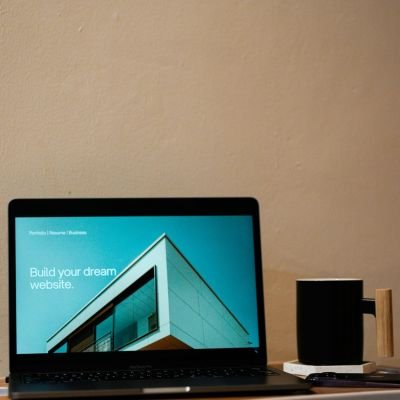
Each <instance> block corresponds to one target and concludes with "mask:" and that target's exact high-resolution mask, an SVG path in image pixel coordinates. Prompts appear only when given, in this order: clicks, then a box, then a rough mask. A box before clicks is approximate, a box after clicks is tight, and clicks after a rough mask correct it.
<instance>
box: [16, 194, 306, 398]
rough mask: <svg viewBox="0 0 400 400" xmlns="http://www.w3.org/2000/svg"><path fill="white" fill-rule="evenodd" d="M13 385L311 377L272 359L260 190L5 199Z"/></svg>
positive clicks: (82, 392) (187, 385) (224, 387)
mask: <svg viewBox="0 0 400 400" xmlns="http://www.w3.org/2000/svg"><path fill="white" fill-rule="evenodd" d="M9 267H10V270H9V306H10V310H9V318H10V320H9V329H10V376H9V392H10V395H11V397H12V398H14V399H33V398H90V397H92V398H93V397H97V398H101V397H116V396H128V397H134V396H139V397H141V398H144V397H146V396H150V397H154V396H159V395H161V396H171V397H177V396H180V395H182V396H192V395H199V394H200V395H201V394H204V395H205V394H207V395H210V394H222V393H226V394H244V393H265V392H270V391H272V392H274V391H292V390H306V389H307V388H308V387H309V385H308V384H307V383H305V382H304V381H303V380H301V379H298V378H296V377H294V376H291V375H288V374H285V373H283V372H281V371H277V370H272V369H269V368H268V369H267V368H266V365H267V353H266V333H265V319H264V300H263V286H262V282H263V280H262V264H261V244H260V224H259V207H258V203H257V201H256V200H255V199H253V198H150V199H144V198H142V199H16V200H13V201H11V202H10V204H9Z"/></svg>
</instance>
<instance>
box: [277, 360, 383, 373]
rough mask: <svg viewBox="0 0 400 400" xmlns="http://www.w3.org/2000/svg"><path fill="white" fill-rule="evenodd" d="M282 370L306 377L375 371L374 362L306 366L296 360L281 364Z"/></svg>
mask: <svg viewBox="0 0 400 400" xmlns="http://www.w3.org/2000/svg"><path fill="white" fill-rule="evenodd" d="M283 370H284V371H285V372H288V373H289V374H293V375H300V376H307V375H309V374H314V373H320V372H344V373H363V374H368V373H371V372H375V371H376V364H375V363H374V362H370V361H365V362H364V363H363V364H355V365H308V364H302V363H300V362H299V361H298V360H293V361H286V362H284V363H283Z"/></svg>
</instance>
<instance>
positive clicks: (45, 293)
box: [16, 216, 258, 354]
mask: <svg viewBox="0 0 400 400" xmlns="http://www.w3.org/2000/svg"><path fill="white" fill-rule="evenodd" d="M69 230H71V231H82V232H87V234H86V235H65V236H63V235H48V234H46V235H44V234H38V232H48V231H54V232H64V231H69ZM163 233H166V234H167V235H168V236H169V238H170V239H171V240H172V241H173V242H174V243H175V244H176V246H177V247H178V248H179V250H180V251H181V252H182V253H183V254H184V255H185V257H186V258H187V259H188V260H189V262H190V263H191V264H192V265H193V267H194V268H195V269H196V270H197V271H198V272H199V273H200V275H201V276H202V277H203V278H204V279H205V281H206V282H207V283H208V284H209V285H210V286H211V288H212V289H213V290H214V291H215V292H216V293H217V294H218V296H219V297H220V298H221V299H222V301H223V302H224V303H225V304H226V305H227V307H228V308H229V309H230V310H231V311H232V312H233V314H234V315H235V316H236V317H237V318H238V319H239V321H240V322H241V323H242V324H243V325H244V326H245V327H246V329H247V330H248V331H249V334H250V340H251V342H252V343H253V345H254V346H257V345H258V335H257V315H256V311H255V310H256V298H255V293H256V290H255V276H254V267H253V264H254V251H253V236H252V235H253V231H252V221H251V217H249V216H216V217H208V216H204V217H201V216H200V217H199V216H196V217H190V216H183V217H154V216H153V217H68V218H63V217H49V218H17V221H16V268H17V275H16V277H17V287H16V289H17V352H18V353H19V354H32V353H44V352H46V340H47V339H48V338H49V337H50V336H51V335H52V334H53V333H54V332H55V331H56V330H57V329H58V328H60V326H61V325H62V324H63V323H65V322H66V321H67V320H68V319H69V318H71V317H72V316H73V315H74V314H75V313H76V312H77V311H78V310H79V309H80V308H81V307H82V306H83V305H85V304H86V303H87V302H88V301H89V300H90V299H91V298H92V297H93V296H95V295H96V294H97V293H98V292H99V291H100V290H101V289H102V288H103V287H104V286H106V285H107V284H108V283H109V282H110V281H111V280H112V279H114V277H115V275H109V276H82V275H83V271H84V270H86V271H87V272H88V271H90V270H89V268H92V269H100V268H103V269H109V271H112V270H113V269H115V270H116V274H118V273H119V272H120V271H122V270H123V269H124V268H125V267H126V266H128V265H129V264H130V263H131V262H132V261H133V260H134V259H135V258H136V257H137V256H138V255H139V254H141V253H142V252H143V251H144V250H146V249H147V248H148V247H149V246H150V245H151V244H152V243H153V242H154V241H155V240H156V239H158V238H159V237H160V236H161V235H162V234H163ZM77 270H80V272H79V275H80V276H68V277H67V276H65V275H64V276H62V277H60V275H59V274H60V271H64V274H66V273H68V271H73V272H75V273H77V272H76V271H77ZM92 271H93V270H92ZM54 272H55V273H56V276H55V277H53V276H46V275H50V274H53V273H54ZM38 273H40V275H45V276H37V275H38ZM46 280H48V281H50V282H56V281H59V280H63V281H64V285H65V282H70V285H71V286H72V288H70V289H65V288H64V289H33V288H32V285H34V284H35V283H36V284H38V283H39V282H46Z"/></svg>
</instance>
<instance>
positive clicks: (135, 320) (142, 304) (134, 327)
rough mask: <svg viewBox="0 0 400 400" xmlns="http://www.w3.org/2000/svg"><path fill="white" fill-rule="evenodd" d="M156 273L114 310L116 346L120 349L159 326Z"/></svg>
mask: <svg viewBox="0 0 400 400" xmlns="http://www.w3.org/2000/svg"><path fill="white" fill-rule="evenodd" d="M154 315H156V288H155V277H154V274H153V276H152V277H150V279H149V280H147V282H145V283H143V285H141V286H140V287H138V288H136V290H134V291H133V292H132V293H131V294H130V295H129V296H127V297H126V298H125V299H123V300H121V302H119V303H118V304H116V306H115V310H114V347H115V348H116V349H119V348H121V347H124V346H126V345H127V344H129V343H131V342H133V341H135V340H137V339H138V338H140V337H142V336H145V335H147V334H148V333H149V332H151V331H152V330H154V329H156V328H157V324H156V323H154V319H155V317H154Z"/></svg>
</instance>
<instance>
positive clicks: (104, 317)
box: [47, 234, 250, 353]
mask: <svg viewBox="0 0 400 400" xmlns="http://www.w3.org/2000/svg"><path fill="white" fill-rule="evenodd" d="M249 346H250V343H249V334H248V332H247V330H246V329H245V328H244V326H243V325H242V324H241V323H240V322H239V321H238V319H237V318H236V317H235V316H234V315H233V313H232V312H231V311H230V310H229V309H228V308H227V306H226V305H225V304H224V303H223V302H222V301H221V299H220V298H219V297H218V295H217V294H216V293H215V292H214V291H213V289H211V287H210V286H209V285H208V284H207V282H205V280H204V279H203V278H202V277H201V276H200V274H199V273H198V272H197V271H196V270H195V269H194V267H193V266H192V265H191V264H190V262H189V261H188V260H187V259H186V258H185V257H184V256H183V254H182V253H181V252H180V251H179V249H178V248H177V247H176V246H175V245H174V244H173V242H172V241H171V240H170V239H169V238H168V236H167V235H166V234H163V235H162V236H161V237H160V238H159V239H157V240H156V241H155V242H154V243H153V244H152V245H151V246H150V247H149V248H147V249H146V250H145V251H144V252H143V253H142V254H140V255H139V256H138V257H137V258H136V259H135V260H133V261H132V263H131V264H129V265H128V266H127V267H126V268H125V269H124V270H123V271H122V272H121V273H120V274H119V275H118V276H116V277H115V278H114V279H113V280H112V281H111V282H110V283H109V284H108V285H107V286H106V287H105V288H104V289H103V290H101V291H100V292H99V293H98V294H97V295H96V296H95V297H94V298H92V299H91V300H90V301H89V302H88V303H87V304H86V305H85V306H84V307H83V308H82V309H81V310H80V311H79V312H78V313H76V314H75V315H74V316H73V317H72V318H71V319H70V320H69V321H67V322H66V323H65V324H64V325H63V326H62V327H61V328H60V329H59V330H58V331H57V332H55V333H54V334H53V335H52V336H51V337H50V338H49V339H48V340H47V351H48V352H54V353H65V352H85V351H86V352H104V351H134V350H151V349H155V350H161V349H186V348H195V349H201V348H230V347H249Z"/></svg>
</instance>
